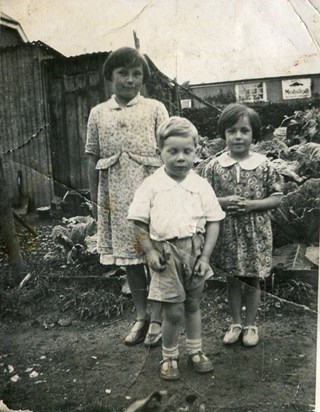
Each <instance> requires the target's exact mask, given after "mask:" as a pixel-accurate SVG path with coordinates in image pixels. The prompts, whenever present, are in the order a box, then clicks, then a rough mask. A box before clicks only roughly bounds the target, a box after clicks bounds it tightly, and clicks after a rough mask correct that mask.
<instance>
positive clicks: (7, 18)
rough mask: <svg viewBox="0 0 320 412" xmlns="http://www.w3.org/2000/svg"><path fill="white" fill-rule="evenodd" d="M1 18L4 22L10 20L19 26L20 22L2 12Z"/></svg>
mask: <svg viewBox="0 0 320 412" xmlns="http://www.w3.org/2000/svg"><path fill="white" fill-rule="evenodd" d="M0 18H1V19H4V20H8V21H10V22H11V23H16V24H19V22H18V21H17V20H14V19H13V18H12V17H10V16H8V15H7V14H5V13H3V12H2V11H1V12H0Z"/></svg>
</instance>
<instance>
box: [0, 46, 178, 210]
mask: <svg viewBox="0 0 320 412" xmlns="http://www.w3.org/2000/svg"><path fill="white" fill-rule="evenodd" d="M108 54H109V52H104V53H93V54H85V55H80V56H75V57H69V58H67V57H65V56H63V55H61V54H60V53H58V52H56V51H55V50H53V49H52V48H50V47H49V46H47V45H45V44H44V43H42V42H34V43H26V44H23V45H18V46H14V47H7V48H3V49H0V93H1V95H2V96H4V98H3V99H2V100H1V101H0V118H1V126H0V133H1V140H0V153H3V154H4V160H5V172H6V177H7V181H8V186H9V189H10V196H11V198H12V200H13V203H19V202H21V199H26V198H27V199H29V205H30V206H31V207H40V206H48V205H50V204H51V201H52V198H53V195H54V194H56V195H58V196H63V195H64V194H65V193H66V192H67V191H68V190H71V189H74V190H78V191H81V190H85V189H88V187H89V185H88V180H87V163H86V157H85V155H84V146H85V140H86V129H87V120H88V117H89V113H90V110H91V108H92V107H93V106H95V105H96V104H98V103H101V102H103V101H105V100H107V99H108V98H109V97H110V95H111V90H110V84H109V83H108V82H106V81H105V79H104V77H103V73H102V67H103V63H104V61H105V59H106V58H107V56H108ZM148 61H149V64H150V68H151V72H152V77H151V80H150V81H149V82H148V83H147V84H146V85H145V88H144V90H143V94H145V95H147V96H150V97H153V98H156V99H158V100H160V101H162V102H163V103H164V104H165V105H166V107H167V109H168V111H169V112H170V114H179V110H180V98H179V96H178V91H177V87H176V85H175V84H174V82H172V81H171V80H170V79H169V78H167V77H166V76H165V75H164V74H162V73H161V72H160V71H159V70H158V69H157V68H156V66H155V65H154V64H153V63H152V62H151V61H150V59H148Z"/></svg>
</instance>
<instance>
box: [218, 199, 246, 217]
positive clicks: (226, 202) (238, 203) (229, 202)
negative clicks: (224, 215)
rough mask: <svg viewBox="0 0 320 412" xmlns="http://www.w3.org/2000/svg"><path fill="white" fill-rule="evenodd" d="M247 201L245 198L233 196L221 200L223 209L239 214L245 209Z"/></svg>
mask: <svg viewBox="0 0 320 412" xmlns="http://www.w3.org/2000/svg"><path fill="white" fill-rule="evenodd" d="M245 200H246V198H245V197H243V196H238V195H231V196H226V197H223V198H220V199H219V202H220V204H221V206H222V208H223V209H224V210H225V211H226V212H231V213H232V212H238V211H239V209H243V202H244V201H245Z"/></svg>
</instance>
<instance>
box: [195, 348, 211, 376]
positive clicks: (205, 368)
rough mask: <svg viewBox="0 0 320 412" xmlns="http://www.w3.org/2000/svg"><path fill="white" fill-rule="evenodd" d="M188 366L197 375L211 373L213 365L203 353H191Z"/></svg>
mask: <svg viewBox="0 0 320 412" xmlns="http://www.w3.org/2000/svg"><path fill="white" fill-rule="evenodd" d="M189 364H191V365H192V367H193V369H194V370H195V371H196V372H198V373H207V372H211V371H213V364H212V362H211V360H210V359H208V358H207V357H206V355H205V354H204V353H203V352H201V351H200V352H198V353H193V354H192V355H189Z"/></svg>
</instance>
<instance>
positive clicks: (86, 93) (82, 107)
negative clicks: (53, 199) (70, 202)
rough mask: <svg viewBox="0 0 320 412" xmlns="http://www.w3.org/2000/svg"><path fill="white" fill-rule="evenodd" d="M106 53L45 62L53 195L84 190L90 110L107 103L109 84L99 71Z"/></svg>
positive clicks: (86, 179)
mask: <svg viewBox="0 0 320 412" xmlns="http://www.w3.org/2000/svg"><path fill="white" fill-rule="evenodd" d="M107 56H108V53H97V54H91V55H83V56H78V57H70V58H58V59H55V60H52V61H49V62H46V66H47V67H46V73H47V81H48V102H49V107H50V144H51V153H52V169H53V178H54V189H55V194H57V195H59V196H63V195H64V193H65V192H66V191H67V190H70V189H75V190H80V189H87V188H88V187H89V184H88V178H87V159H86V156H85V152H84V148H85V142H86V132H87V121H88V117H89V113H90V110H91V108H92V107H93V106H95V105H97V104H98V103H100V102H102V101H104V100H107V99H108V98H109V96H110V94H111V91H110V85H109V84H108V83H107V82H106V81H105V80H104V79H103V76H102V73H101V69H102V65H103V63H104V61H105V59H106V57H107Z"/></svg>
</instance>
